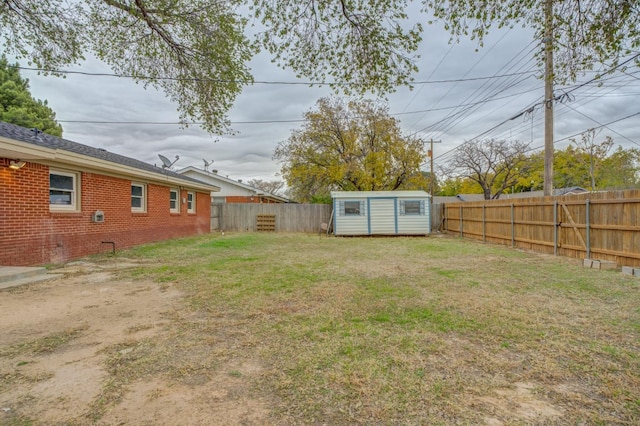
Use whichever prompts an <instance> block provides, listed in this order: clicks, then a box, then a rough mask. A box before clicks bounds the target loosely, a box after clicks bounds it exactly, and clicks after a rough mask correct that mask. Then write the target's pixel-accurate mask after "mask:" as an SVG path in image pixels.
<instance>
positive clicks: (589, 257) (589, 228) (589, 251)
mask: <svg viewBox="0 0 640 426" xmlns="http://www.w3.org/2000/svg"><path fill="white" fill-rule="evenodd" d="M585 207H586V210H587V219H586V226H587V235H586V240H587V259H591V226H590V225H591V200H589V199H587V202H586V204H585Z"/></svg>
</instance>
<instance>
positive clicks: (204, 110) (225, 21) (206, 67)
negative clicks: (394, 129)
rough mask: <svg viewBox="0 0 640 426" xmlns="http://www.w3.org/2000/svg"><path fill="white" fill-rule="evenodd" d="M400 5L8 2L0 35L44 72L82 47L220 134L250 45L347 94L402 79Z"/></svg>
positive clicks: (308, 0) (1, 10)
mask: <svg viewBox="0 0 640 426" xmlns="http://www.w3.org/2000/svg"><path fill="white" fill-rule="evenodd" d="M406 6H407V5H406V1H396V0H383V1H373V0H369V1H362V2H355V1H350V0H340V1H333V0H301V1H295V2H282V1H273V0H248V1H241V0H227V1H224V0H222V1H211V0H77V1H68V0H9V1H3V2H1V3H0V39H1V40H3V41H4V48H5V49H6V52H7V53H11V54H14V55H16V56H17V57H18V58H19V59H20V58H25V59H27V60H28V61H29V63H30V64H35V65H36V66H37V67H40V68H44V69H47V70H56V69H59V68H61V67H64V66H67V65H70V64H74V63H78V62H80V61H81V60H82V59H83V57H84V56H85V55H87V54H90V53H91V54H93V55H95V56H96V57H97V58H99V59H101V60H102V61H104V62H106V63H107V64H108V65H109V66H111V68H112V69H113V70H114V71H115V72H117V73H119V74H123V75H129V76H132V77H133V78H134V80H135V81H136V82H140V83H142V84H143V85H145V86H146V85H151V86H154V87H156V88H159V89H160V90H163V91H164V92H165V94H166V95H167V96H168V97H169V98H170V99H171V100H172V101H173V102H175V103H176V104H177V106H178V111H179V114H180V117H181V119H182V120H183V121H184V123H185V125H187V124H188V122H187V120H188V119H191V120H197V121H203V122H204V124H203V127H204V128H205V129H206V130H208V131H210V132H221V131H224V130H226V129H227V127H228V120H227V118H226V116H225V113H226V111H228V109H229V108H230V107H231V105H232V103H233V101H234V100H235V98H236V97H237V95H238V94H239V93H240V92H241V90H242V87H243V85H245V84H250V83H251V81H252V77H251V74H250V70H249V66H248V62H249V60H250V59H251V58H252V56H253V55H254V54H255V53H256V52H257V51H259V50H260V49H266V50H268V51H269V52H271V54H272V55H273V57H274V60H275V61H276V62H278V63H279V64H280V65H282V66H285V67H289V68H291V69H292V70H293V71H294V72H296V73H297V74H298V75H299V76H301V77H305V78H307V79H310V80H313V81H324V80H330V81H334V82H335V86H336V87H337V86H340V87H341V88H343V89H346V90H350V91H355V92H357V93H365V92H368V91H373V92H381V93H385V92H389V91H392V90H394V88H395V87H396V86H398V85H403V84H407V83H408V82H410V80H411V74H412V73H413V72H414V71H415V70H416V67H415V64H414V59H415V52H416V50H417V48H418V44H419V42H420V37H421V36H420V33H421V31H422V27H421V26H420V25H416V26H415V27H412V28H408V27H409V25H408V24H407V22H408V17H407V14H406V12H405V8H406ZM249 24H251V25H252V27H253V26H254V25H255V24H258V26H257V27H253V28H250V29H248V28H247V26H248V25H249ZM249 31H251V32H252V33H253V34H254V35H255V37H253V36H252V37H251V38H250V37H249V36H248V35H247V34H248V33H249ZM51 73H53V74H55V71H51Z"/></svg>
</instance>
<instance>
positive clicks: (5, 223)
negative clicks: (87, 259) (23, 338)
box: [0, 158, 211, 266]
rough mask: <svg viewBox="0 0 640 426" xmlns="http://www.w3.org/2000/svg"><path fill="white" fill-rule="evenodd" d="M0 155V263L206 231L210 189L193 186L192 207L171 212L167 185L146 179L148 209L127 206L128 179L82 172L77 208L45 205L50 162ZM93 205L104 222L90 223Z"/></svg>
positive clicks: (58, 258) (59, 258) (52, 259)
mask: <svg viewBox="0 0 640 426" xmlns="http://www.w3.org/2000/svg"><path fill="white" fill-rule="evenodd" d="M9 161H10V160H9V159H6V158H0V265H5V266H6V265H14V266H17V265H39V264H45V263H56V262H63V261H66V260H69V259H73V258H77V257H82V256H86V255H89V254H94V253H99V252H106V251H109V250H110V249H111V245H109V244H101V243H102V241H113V242H114V243H115V245H116V249H121V248H124V247H130V246H133V245H137V244H143V243H148V242H152V241H159V240H165V239H169V238H175V237H182V236H187V235H194V234H202V233H208V232H209V226H210V209H211V204H210V194H209V193H204V192H202V193H200V192H196V213H195V214H189V213H187V205H186V204H182V198H183V197H184V198H185V199H186V198H187V191H186V190H182V191H181V194H180V197H179V200H180V213H179V214H177V213H170V212H169V187H167V186H161V185H156V184H148V185H147V198H146V201H147V211H146V213H132V212H131V180H127V179H121V178H115V177H109V176H104V175H100V174H95V173H88V172H83V173H81V176H80V186H81V189H80V195H81V198H80V200H81V201H80V210H81V211H80V212H74V213H57V212H50V211H49V167H48V166H45V165H41V164H34V163H27V165H26V166H25V167H23V168H22V169H20V170H10V169H9V168H8V167H7V166H8V165H9ZM96 210H102V211H103V212H104V218H105V219H104V223H94V222H92V221H91V216H92V214H93V213H94V212H95V211H96Z"/></svg>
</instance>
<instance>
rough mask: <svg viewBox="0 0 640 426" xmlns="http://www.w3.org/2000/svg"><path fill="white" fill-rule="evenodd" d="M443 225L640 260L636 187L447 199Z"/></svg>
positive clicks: (561, 251) (467, 233)
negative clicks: (458, 200) (557, 194)
mask: <svg viewBox="0 0 640 426" xmlns="http://www.w3.org/2000/svg"><path fill="white" fill-rule="evenodd" d="M444 227H445V230H447V231H449V232H455V233H458V234H460V236H463V237H468V238H474V239H478V240H482V241H487V242H493V243H500V244H506V245H510V246H512V247H518V248H523V249H527V250H533V251H537V252H541V253H548V254H554V255H560V256H567V257H573V258H578V259H580V258H590V259H598V260H610V261H614V262H616V263H617V264H618V265H621V266H634V267H638V266H640V191H638V190H633V191H611V192H597V193H586V194H580V195H569V196H560V197H540V198H527V199H509V200H492V201H477V202H466V203H451V204H446V205H445V208H444Z"/></svg>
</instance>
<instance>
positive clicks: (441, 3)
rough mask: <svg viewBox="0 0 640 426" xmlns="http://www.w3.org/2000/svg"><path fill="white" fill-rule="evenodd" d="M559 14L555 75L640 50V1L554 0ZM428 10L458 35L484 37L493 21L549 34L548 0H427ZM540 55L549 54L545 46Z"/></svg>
mask: <svg viewBox="0 0 640 426" xmlns="http://www.w3.org/2000/svg"><path fill="white" fill-rule="evenodd" d="M550 1H552V8H553V16H552V19H551V21H552V28H553V38H554V40H553V43H552V46H553V49H554V50H555V51H556V54H555V55H554V56H555V58H554V63H555V67H554V68H555V70H554V73H555V80H556V81H559V82H564V81H566V80H573V79H575V77H576V75H577V74H578V73H579V72H581V71H584V70H587V69H591V68H592V67H593V66H594V65H595V64H598V63H609V64H611V65H613V66H616V65H618V64H619V63H620V60H621V58H623V57H625V56H627V55H635V58H636V61H639V59H638V58H639V57H640V56H638V55H637V53H638V52H637V51H638V48H640V6H639V4H638V2H637V1H630V0H593V1H581V0H562V1H558V0H550ZM423 3H424V5H425V10H427V11H429V12H431V13H433V15H434V16H435V17H436V19H441V20H443V21H444V22H445V27H446V28H447V29H448V30H449V31H450V32H451V34H452V37H453V38H454V39H459V38H460V37H462V36H470V37H471V38H472V39H478V40H479V42H480V43H482V40H483V38H484V37H485V36H486V35H487V34H488V33H489V31H490V30H491V28H492V27H498V28H502V27H513V26H515V25H522V26H524V27H527V28H530V29H532V30H533V31H534V37H535V38H536V39H537V40H544V37H545V28H546V25H547V21H546V17H545V13H544V8H545V3H546V1H543V0H540V1H531V0H485V1H479V2H478V1H475V2H474V1H468V0H424V2H423ZM537 55H538V56H537V57H538V59H539V61H540V62H542V61H543V60H544V51H543V50H539V51H538V53H537Z"/></svg>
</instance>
